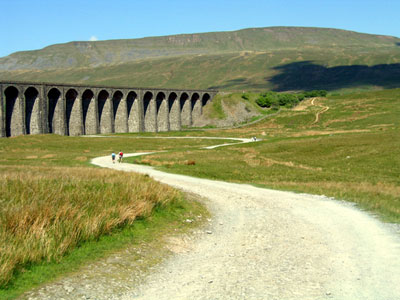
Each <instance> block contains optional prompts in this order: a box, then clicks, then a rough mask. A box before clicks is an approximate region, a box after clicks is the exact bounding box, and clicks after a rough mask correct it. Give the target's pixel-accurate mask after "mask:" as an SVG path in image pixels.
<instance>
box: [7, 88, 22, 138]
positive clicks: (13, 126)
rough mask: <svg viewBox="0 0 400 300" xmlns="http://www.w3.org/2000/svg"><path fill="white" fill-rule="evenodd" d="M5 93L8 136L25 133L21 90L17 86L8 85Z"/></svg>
mask: <svg viewBox="0 0 400 300" xmlns="http://www.w3.org/2000/svg"><path fill="white" fill-rule="evenodd" d="M4 95H5V100H6V103H5V107H6V111H5V131H6V132H5V133H6V136H7V137H9V136H16V135H20V134H24V130H23V119H22V111H21V99H20V97H19V95H20V92H19V90H18V89H17V88H16V87H15V86H8V87H7V88H6V89H5V90H4Z"/></svg>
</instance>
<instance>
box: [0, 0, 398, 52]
mask: <svg viewBox="0 0 400 300" xmlns="http://www.w3.org/2000/svg"><path fill="white" fill-rule="evenodd" d="M268 26H310V27H329V28H339V29H347V30H354V31H358V32H363V33H373V34H384V35H392V36H397V37H400V1H399V0H380V1H372V0H363V1H361V0H346V1H345V0H336V1H333V0H280V1H278V0H273V1H272V0H264V1H262V0H229V1H228V0H210V1H209V0H204V1H202V0H195V1H191V0H165V1H161V0H159V1H158V0H131V1H128V0H97V1H95V0H70V1H68V0H63V1H62V0H0V28H1V34H0V57H2V56H6V55H8V54H10V53H13V52H16V51H24V50H34V49H40V48H43V47H46V46H48V45H52V44H58V43H66V42H70V41H87V40H90V39H92V40H96V39H98V40H109V39H128V38H140V37H146V36H160V35H170V34H180V33H197V32H209V31H231V30H237V29H243V28H249V27H268Z"/></svg>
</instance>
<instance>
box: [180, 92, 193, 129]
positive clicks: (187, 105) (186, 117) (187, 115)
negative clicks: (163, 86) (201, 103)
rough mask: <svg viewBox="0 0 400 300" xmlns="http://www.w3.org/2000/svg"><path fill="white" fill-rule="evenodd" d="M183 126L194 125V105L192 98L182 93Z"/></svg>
mask: <svg viewBox="0 0 400 300" xmlns="http://www.w3.org/2000/svg"><path fill="white" fill-rule="evenodd" d="M180 107H181V124H182V126H190V125H192V104H191V98H190V97H189V95H188V94H187V93H182V95H181V97H180Z"/></svg>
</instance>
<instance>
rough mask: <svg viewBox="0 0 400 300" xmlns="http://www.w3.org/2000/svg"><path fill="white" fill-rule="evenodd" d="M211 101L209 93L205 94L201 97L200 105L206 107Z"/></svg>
mask: <svg viewBox="0 0 400 300" xmlns="http://www.w3.org/2000/svg"><path fill="white" fill-rule="evenodd" d="M210 100H211V96H210V94H209V93H205V94H204V95H203V97H202V98H201V105H202V106H204V105H206V104H207V103H208V102H209V101H210Z"/></svg>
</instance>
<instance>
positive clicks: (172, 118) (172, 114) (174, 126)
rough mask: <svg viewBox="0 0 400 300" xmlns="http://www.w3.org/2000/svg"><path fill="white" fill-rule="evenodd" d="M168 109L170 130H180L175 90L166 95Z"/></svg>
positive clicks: (179, 109)
mask: <svg viewBox="0 0 400 300" xmlns="http://www.w3.org/2000/svg"><path fill="white" fill-rule="evenodd" d="M168 110H169V112H168V114H169V124H170V125H169V126H170V130H181V107H180V102H179V98H178V95H177V94H176V93H175V92H172V93H170V94H169V96H168Z"/></svg>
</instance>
